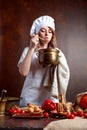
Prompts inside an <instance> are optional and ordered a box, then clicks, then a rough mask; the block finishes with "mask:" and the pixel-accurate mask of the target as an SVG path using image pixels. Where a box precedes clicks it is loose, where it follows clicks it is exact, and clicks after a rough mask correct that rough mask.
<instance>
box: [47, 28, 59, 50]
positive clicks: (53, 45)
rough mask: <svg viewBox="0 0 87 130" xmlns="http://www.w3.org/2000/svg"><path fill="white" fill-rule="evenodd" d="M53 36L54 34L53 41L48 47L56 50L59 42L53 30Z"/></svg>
mask: <svg viewBox="0 0 87 130" xmlns="http://www.w3.org/2000/svg"><path fill="white" fill-rule="evenodd" d="M52 34H53V36H52V39H51V41H50V42H49V44H48V47H49V48H55V47H56V46H57V44H56V42H57V41H56V34H55V31H53V30H52Z"/></svg>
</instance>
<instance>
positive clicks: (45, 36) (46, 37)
mask: <svg viewBox="0 0 87 130" xmlns="http://www.w3.org/2000/svg"><path fill="white" fill-rule="evenodd" d="M39 36H40V37H41V38H42V39H40V41H41V43H44V44H47V43H49V42H50V41H51V39H52V36H53V32H52V29H51V28H49V27H44V28H41V29H40V31H39Z"/></svg>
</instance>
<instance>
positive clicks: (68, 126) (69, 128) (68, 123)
mask: <svg viewBox="0 0 87 130" xmlns="http://www.w3.org/2000/svg"><path fill="white" fill-rule="evenodd" d="M43 130H87V119H85V118H80V117H75V119H63V120H58V121H53V122H51V123H49V124H48V125H47V126H46V127H45V128H44V129H43Z"/></svg>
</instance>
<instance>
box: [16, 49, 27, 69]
mask: <svg viewBox="0 0 87 130" xmlns="http://www.w3.org/2000/svg"><path fill="white" fill-rule="evenodd" d="M28 50H29V47H26V48H24V50H23V52H22V55H21V57H20V59H19V61H18V64H17V66H18V67H19V64H20V63H21V62H22V61H23V60H24V58H25V56H26V55H27V52H28Z"/></svg>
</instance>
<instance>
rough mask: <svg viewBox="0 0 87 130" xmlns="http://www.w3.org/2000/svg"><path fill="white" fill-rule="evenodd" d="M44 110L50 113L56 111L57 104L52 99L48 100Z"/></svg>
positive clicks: (43, 106)
mask: <svg viewBox="0 0 87 130" xmlns="http://www.w3.org/2000/svg"><path fill="white" fill-rule="evenodd" d="M42 109H43V110H45V111H47V112H49V111H52V110H55V109H56V103H54V102H53V101H52V100H50V99H46V100H45V101H44V102H43V104H42Z"/></svg>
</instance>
